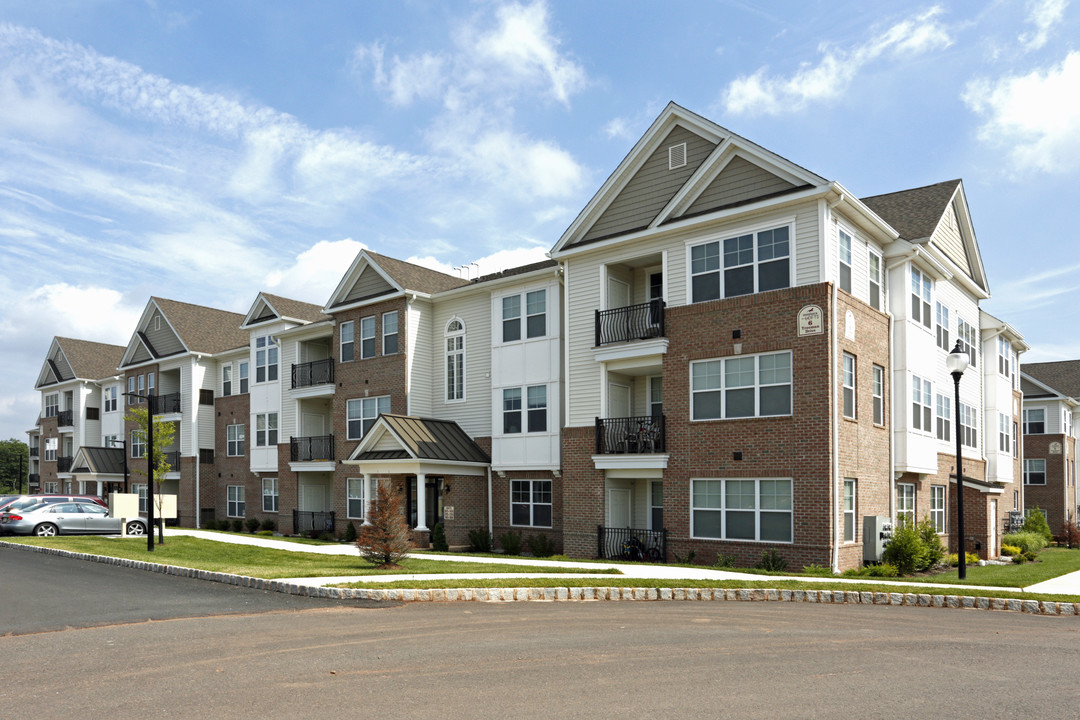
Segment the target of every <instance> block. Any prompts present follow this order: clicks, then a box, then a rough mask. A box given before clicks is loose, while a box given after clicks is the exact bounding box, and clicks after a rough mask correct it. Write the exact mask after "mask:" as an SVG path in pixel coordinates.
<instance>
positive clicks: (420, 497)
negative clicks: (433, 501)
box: [415, 473, 428, 532]
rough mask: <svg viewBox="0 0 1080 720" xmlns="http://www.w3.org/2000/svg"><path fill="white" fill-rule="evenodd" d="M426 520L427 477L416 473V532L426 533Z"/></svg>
mask: <svg viewBox="0 0 1080 720" xmlns="http://www.w3.org/2000/svg"><path fill="white" fill-rule="evenodd" d="M426 519H427V475H425V474H424V473H418V474H417V476H416V528H415V529H416V531H417V532H427V531H428V526H427V525H425V524H424V521H425V520H426Z"/></svg>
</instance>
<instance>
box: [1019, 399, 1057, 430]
mask: <svg viewBox="0 0 1080 720" xmlns="http://www.w3.org/2000/svg"><path fill="white" fill-rule="evenodd" d="M1033 411H1038V412H1041V413H1042V414H1043V419H1042V426H1043V431H1042V432H1041V433H1033V432H1029V431H1028V425H1029V422H1028V413H1030V412H1033ZM1021 417H1022V418H1023V432H1024V434H1025V435H1047V434H1048V433H1047V432H1046V430H1047V421H1048V419H1049V417H1050V409H1049V408H1048V407H1046V406H1045V405H1039V406H1035V407H1026V408H1024V411H1023V413H1021ZM1063 434H1065V435H1068V433H1067V432H1066V433H1063Z"/></svg>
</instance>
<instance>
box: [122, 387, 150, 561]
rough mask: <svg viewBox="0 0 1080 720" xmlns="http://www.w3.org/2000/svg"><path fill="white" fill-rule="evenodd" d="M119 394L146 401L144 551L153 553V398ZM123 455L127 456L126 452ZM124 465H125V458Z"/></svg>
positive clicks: (129, 393)
mask: <svg viewBox="0 0 1080 720" xmlns="http://www.w3.org/2000/svg"><path fill="white" fill-rule="evenodd" d="M121 394H122V395H128V396H130V397H137V398H140V399H142V400H146V418H147V420H146V452H147V456H146V551H147V552H154V470H155V468H154V396H153V395H140V394H138V393H133V392H126V393H121ZM125 445H126V438H125ZM124 454H125V456H126V455H127V451H126V450H125V451H124ZM124 464H125V466H126V465H127V459H126V457H125V460H124Z"/></svg>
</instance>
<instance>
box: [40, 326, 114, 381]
mask: <svg viewBox="0 0 1080 720" xmlns="http://www.w3.org/2000/svg"><path fill="white" fill-rule="evenodd" d="M56 342H57V343H58V344H59V345H60V349H61V350H63V351H64V356H65V357H67V360H68V363H69V364H70V365H71V369H72V371H74V373H75V377H77V378H82V379H84V380H102V379H104V378H107V377H112V376H113V375H116V374H117V368H118V367H119V366H120V361H121V360H123V359H124V350H125V349H126V348H124V347H123V346H121V345H107V344H106V343H98V342H90V341H89V340H76V339H75V338H64V337H58V338H56ZM65 379H66V380H70V379H71V378H65Z"/></svg>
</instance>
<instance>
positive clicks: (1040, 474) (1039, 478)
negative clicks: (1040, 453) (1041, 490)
mask: <svg viewBox="0 0 1080 720" xmlns="http://www.w3.org/2000/svg"><path fill="white" fill-rule="evenodd" d="M1024 484H1025V485H1045V484H1046V460H1044V459H1042V458H1025V459H1024Z"/></svg>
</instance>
